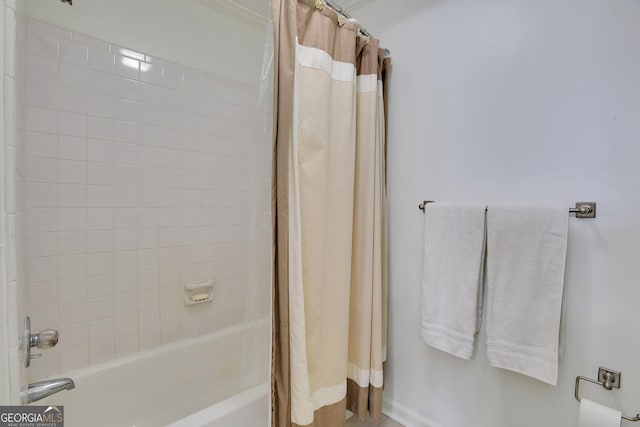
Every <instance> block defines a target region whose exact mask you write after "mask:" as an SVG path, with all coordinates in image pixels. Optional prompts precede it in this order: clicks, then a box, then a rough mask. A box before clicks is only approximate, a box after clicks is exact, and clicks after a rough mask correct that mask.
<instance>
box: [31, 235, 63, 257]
mask: <svg viewBox="0 0 640 427" xmlns="http://www.w3.org/2000/svg"><path fill="white" fill-rule="evenodd" d="M27 248H28V251H27V255H28V256H29V258H36V257H50V256H56V255H58V233H55V232H48V233H35V234H29V235H28V236H27Z"/></svg>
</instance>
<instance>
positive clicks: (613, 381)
mask: <svg viewBox="0 0 640 427" xmlns="http://www.w3.org/2000/svg"><path fill="white" fill-rule="evenodd" d="M621 376H622V374H621V373H620V372H618V371H614V370H612V369H607V368H602V367H600V368H598V379H597V380H594V379H591V378H587V377H583V376H577V377H576V390H575V396H576V400H577V401H578V402H582V398H581V397H580V380H584V381H588V382H590V383H592V384H598V385H600V386H602V387H603V388H604V389H605V390H612V389H614V388H620V377H621ZM622 418H624V419H625V420H627V421H640V414H638V415H636V416H635V417H629V416H627V415H622Z"/></svg>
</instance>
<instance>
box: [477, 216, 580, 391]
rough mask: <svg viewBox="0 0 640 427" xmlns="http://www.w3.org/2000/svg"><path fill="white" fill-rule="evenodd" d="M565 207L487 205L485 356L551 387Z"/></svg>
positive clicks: (555, 359) (561, 282) (564, 245)
mask: <svg viewBox="0 0 640 427" xmlns="http://www.w3.org/2000/svg"><path fill="white" fill-rule="evenodd" d="M568 218H569V215H568V213H567V210H566V208H564V207H562V208H560V207H559V208H539V207H491V206H490V207H489V208H488V213H487V277H486V286H487V292H488V294H487V356H488V358H489V363H490V364H491V365H492V366H495V367H497V368H503V369H509V370H511V371H515V372H519V373H521V374H524V375H528V376H530V377H533V378H536V379H538V380H540V381H543V382H545V383H548V384H551V385H555V384H556V381H557V377H558V346H559V334H560V317H561V311H562V293H563V286H564V271H565V260H566V252H567V227H568Z"/></svg>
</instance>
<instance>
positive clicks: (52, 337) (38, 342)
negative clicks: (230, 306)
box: [29, 329, 60, 350]
mask: <svg viewBox="0 0 640 427" xmlns="http://www.w3.org/2000/svg"><path fill="white" fill-rule="evenodd" d="M59 335H60V334H59V333H58V331H56V330H55V329H44V330H42V331H40V332H38V333H37V334H31V336H30V337H29V339H30V341H31V347H38V348H41V349H43V350H44V349H47V348H51V347H55V345H56V344H58V336H59Z"/></svg>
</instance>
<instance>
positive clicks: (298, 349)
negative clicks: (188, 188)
mask: <svg viewBox="0 0 640 427" xmlns="http://www.w3.org/2000/svg"><path fill="white" fill-rule="evenodd" d="M298 67H299V65H298V64H296V72H295V74H294V83H293V131H292V133H291V150H290V151H289V165H290V168H289V188H290V191H289V209H290V212H289V239H290V240H289V337H290V338H289V339H290V344H289V345H290V352H289V354H290V363H291V421H293V422H294V423H296V424H299V425H307V424H311V423H312V422H313V411H314V409H313V405H312V404H311V399H310V396H309V389H310V386H309V367H308V362H307V332H306V320H305V312H304V288H303V282H302V218H301V212H300V178H299V168H298V105H299V89H300V88H299V87H298V85H299V83H298V79H297V76H298Z"/></svg>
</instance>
